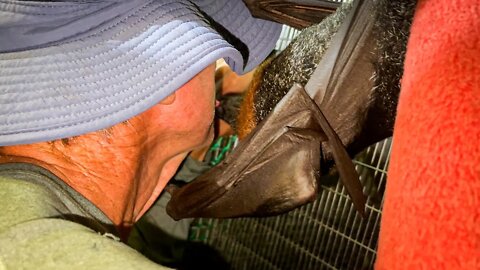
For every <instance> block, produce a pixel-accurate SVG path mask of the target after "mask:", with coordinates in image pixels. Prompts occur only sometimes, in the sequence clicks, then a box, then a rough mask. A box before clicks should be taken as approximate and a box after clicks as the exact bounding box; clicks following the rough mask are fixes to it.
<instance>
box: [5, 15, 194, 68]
mask: <svg viewBox="0 0 480 270" xmlns="http://www.w3.org/2000/svg"><path fill="white" fill-rule="evenodd" d="M175 10H177V9H175ZM170 11H172V10H170ZM149 14H150V13H149ZM146 16H148V15H146ZM176 18H180V17H176ZM140 21H141V19H139V20H138V21H136V22H135V24H137V23H138V22H140ZM156 21H158V18H157V19H156V20H155V21H153V22H152V23H151V24H149V25H148V27H145V28H143V29H142V32H145V31H146V30H147V29H148V28H149V27H151V26H152V25H154V23H155V22H156ZM190 22H191V21H189V22H184V23H190ZM164 25H167V24H164ZM124 31H127V30H125V29H124V30H122V31H121V32H119V33H116V34H115V35H113V36H112V37H111V38H110V39H115V38H116V37H117V36H119V35H121V34H122V33H123V32H124ZM170 32H171V30H170ZM99 33H100V32H99ZM167 33H169V32H167ZM92 36H93V35H92ZM90 37H91V36H90ZM132 38H133V37H132ZM132 38H131V39H132ZM131 39H129V40H131ZM102 45H103V43H98V42H97V43H95V44H92V45H90V46H87V47H81V48H77V49H75V50H72V51H68V50H65V51H66V54H74V53H78V52H83V51H87V50H91V49H94V48H96V47H101V46H102ZM52 47H56V48H58V49H60V48H61V47H58V46H52ZM43 49H46V48H43ZM115 49H116V47H113V48H110V49H108V50H105V51H103V52H102V53H101V54H96V55H92V56H89V57H86V58H81V59H82V60H91V59H94V58H97V57H101V56H103V55H106V54H108V53H110V52H112V51H114V50H115ZM47 57H48V56H47ZM44 58H45V55H41V56H38V57H37V59H41V60H43V59H44ZM114 59H115V58H114ZM8 60H10V59H8ZM8 60H6V61H8ZM22 60H24V61H29V60H30V61H31V60H32V59H22ZM75 61H78V59H72V60H71V61H66V62H62V63H74V62H75ZM1 62H2V59H0V63H1ZM17 62H18V61H17ZM6 64H8V63H6ZM56 64H57V63H51V64H50V65H52V66H55V65H56ZM26 66H28V67H32V66H42V67H45V66H48V65H46V64H45V63H38V64H36V65H32V64H31V63H25V65H24V66H19V65H18V64H17V65H16V66H14V67H9V69H10V70H11V69H15V68H19V69H21V68H24V67H26ZM0 67H1V65H0ZM4 67H5V66H4ZM2 75H5V74H0V77H2ZM11 75H12V74H8V76H11Z"/></svg>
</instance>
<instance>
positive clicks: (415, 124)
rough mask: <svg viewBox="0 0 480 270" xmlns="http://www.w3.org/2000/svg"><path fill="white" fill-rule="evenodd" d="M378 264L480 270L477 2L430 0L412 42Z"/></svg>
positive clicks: (420, 7)
mask: <svg viewBox="0 0 480 270" xmlns="http://www.w3.org/2000/svg"><path fill="white" fill-rule="evenodd" d="M388 177H389V178H388V183H387V189H386V195H385V196H386V197H385V204H384V210H383V217H382V226H381V231H380V241H379V248H378V257H377V263H376V269H388V270H391V269H436V270H437V269H449V270H450V269H455V270H457V269H480V218H479V217H480V1H479V0H466V1H452V0H425V1H420V2H419V4H418V5H417V10H416V13H415V17H414V21H413V25H412V30H411V36H410V39H409V42H408V48H407V55H406V60H405V71H404V76H403V79H402V92H401V94H400V102H399V106H398V114H397V120H396V124H395V131H394V139H393V150H392V158H391V164H390V169H389V175H388Z"/></svg>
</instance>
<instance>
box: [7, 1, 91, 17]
mask: <svg viewBox="0 0 480 270" xmlns="http://www.w3.org/2000/svg"><path fill="white" fill-rule="evenodd" d="M0 2H2V1H1V0H0ZM6 5H8V4H6ZM97 5H98V4H97ZM89 8H91V6H86V7H83V8H81V9H71V10H67V11H65V12H62V13H55V15H67V14H72V13H76V12H79V11H84V10H87V9H89ZM3 12H8V13H15V14H25V15H39V16H51V15H52V13H35V12H27V11H24V10H18V9H16V10H15V11H12V10H8V9H4V10H0V13H3Z"/></svg>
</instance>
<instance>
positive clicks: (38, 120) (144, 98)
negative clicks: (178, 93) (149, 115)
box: [0, 50, 207, 135]
mask: <svg viewBox="0 0 480 270" xmlns="http://www.w3.org/2000/svg"><path fill="white" fill-rule="evenodd" d="M205 51H207V50H204V52H205ZM198 55H201V54H198ZM198 55H197V56H198ZM197 58H198V57H195V58H191V59H190V61H188V62H187V63H186V64H190V62H194V61H193V60H197ZM186 64H185V65H186ZM185 65H182V66H179V67H178V68H177V69H179V68H183V67H184V66H185ZM180 75H181V74H177V75H175V76H174V77H173V78H176V77H178V76H180ZM152 87H153V86H150V87H147V88H145V89H143V90H141V91H140V92H145V91H146V90H147V89H148V90H149V89H150V88H152ZM154 94H156V92H152V93H150V94H148V95H146V96H145V97H143V98H142V99H139V100H137V101H135V102H134V103H132V104H130V105H128V106H127V107H126V108H121V109H119V110H116V111H114V112H110V113H108V114H107V115H102V116H98V117H94V118H92V119H88V120H83V121H80V122H76V123H74V124H66V125H59V126H55V127H51V128H43V129H34V130H31V131H28V130H23V131H17V132H6V133H0V134H1V135H15V134H24V133H26V132H29V133H31V132H39V131H48V130H55V129H60V128H67V127H72V126H78V125H80V124H86V123H90V122H93V121H96V120H99V119H104V118H107V117H110V116H111V115H112V114H115V113H119V112H121V111H125V110H128V109H130V108H131V107H132V106H134V105H136V104H138V103H140V102H142V101H144V100H146V99H149V98H150V97H151V96H153V95H154ZM135 96H138V92H137V93H134V94H133V96H130V97H127V99H132V98H133V97H135ZM127 99H124V100H121V101H115V102H114V103H111V104H109V105H105V106H102V107H100V108H95V109H91V110H89V111H88V112H92V111H99V110H100V109H105V108H108V107H112V106H113V105H117V104H119V103H123V102H125V101H126V100H127ZM85 112H86V111H82V112H79V113H74V114H69V115H63V116H60V117H48V118H43V119H36V120H31V121H27V122H29V123H35V122H40V121H44V120H52V119H62V118H66V117H68V116H73V115H79V114H82V113H83V114H85ZM137 114H138V113H137ZM16 123H18V122H16ZM12 125H13V124H4V125H0V126H6V127H8V126H12Z"/></svg>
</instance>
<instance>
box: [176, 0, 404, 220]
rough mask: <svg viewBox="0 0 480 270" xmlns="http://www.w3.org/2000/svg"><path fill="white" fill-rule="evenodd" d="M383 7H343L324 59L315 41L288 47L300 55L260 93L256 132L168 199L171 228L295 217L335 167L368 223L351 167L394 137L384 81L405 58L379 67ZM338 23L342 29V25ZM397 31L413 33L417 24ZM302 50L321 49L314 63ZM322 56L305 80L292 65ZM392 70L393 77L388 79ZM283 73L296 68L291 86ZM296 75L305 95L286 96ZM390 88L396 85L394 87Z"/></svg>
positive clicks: (298, 91) (391, 99) (392, 99)
mask: <svg viewBox="0 0 480 270" xmlns="http://www.w3.org/2000/svg"><path fill="white" fill-rule="evenodd" d="M378 3H379V2H378V1H368V0H366V1H356V2H355V3H354V4H353V7H351V8H350V7H349V6H348V5H345V6H342V8H343V13H341V12H340V13H339V12H337V13H338V14H334V15H335V16H337V20H334V22H333V23H332V22H326V23H327V24H328V23H329V24H330V25H327V26H326V27H327V28H328V27H329V28H330V30H331V31H332V32H335V33H336V34H334V35H328V37H325V38H322V39H321V40H322V41H323V42H324V43H325V44H324V45H325V46H324V47H325V50H323V49H318V48H320V47H322V46H323V45H321V44H319V42H317V40H313V41H312V40H309V39H311V36H312V35H309V36H306V37H305V36H304V37H299V38H300V40H299V41H300V42H298V41H297V40H295V41H294V42H293V44H292V45H291V47H289V48H294V50H293V51H290V52H289V49H288V48H287V49H286V50H285V51H286V53H287V56H289V57H287V58H282V55H280V56H279V57H277V58H276V59H275V60H273V62H272V63H271V64H270V65H269V67H268V68H267V70H266V74H265V75H264V76H263V78H264V79H265V78H267V80H266V81H263V82H262V84H261V87H260V88H262V87H266V88H267V90H266V91H259V92H258V93H255V95H256V96H255V98H256V99H257V100H256V101H255V106H254V107H255V110H254V114H253V115H254V117H253V118H254V119H253V120H254V122H255V126H256V127H255V129H254V130H253V131H252V132H251V133H250V134H249V135H248V136H247V137H246V138H245V139H244V140H242V141H241V142H240V144H239V145H238V147H237V148H236V149H235V151H234V152H233V153H232V154H231V155H230V156H229V157H227V159H226V160H225V161H224V162H223V163H221V164H220V165H218V166H217V167H215V168H213V169H212V170H210V171H209V172H207V173H206V174H204V175H202V176H200V177H199V178H197V179H196V180H195V181H193V182H192V183H190V184H188V185H186V186H184V187H182V188H180V189H174V188H172V189H170V191H171V193H172V199H171V201H170V202H169V204H168V205H167V212H168V213H169V214H170V215H171V216H172V217H173V218H175V219H181V218H185V217H238V216H268V215H274V214H279V213H283V212H286V211H289V210H292V209H294V208H296V207H298V206H300V205H303V204H305V203H307V202H309V201H312V200H314V199H315V196H316V194H317V190H318V185H319V183H318V180H319V176H320V175H321V174H324V173H328V172H329V171H328V169H329V168H331V167H332V166H331V165H332V163H333V162H335V163H336V169H337V171H338V172H339V174H340V176H341V180H342V182H343V183H344V185H345V187H346V189H347V191H348V193H349V194H350V196H351V197H352V201H353V203H354V205H355V207H356V208H357V210H358V211H359V212H360V213H363V209H364V203H365V197H364V196H363V194H362V189H361V186H360V184H359V182H358V176H357V175H356V173H355V171H354V170H353V165H352V163H351V160H350V157H351V156H353V154H355V153H357V152H358V151H360V150H361V149H363V148H364V147H366V146H368V145H369V144H371V143H373V142H376V141H378V140H381V139H383V138H386V137H388V136H389V135H390V134H391V132H392V129H393V120H394V115H395V108H396V102H397V100H398V91H399V87H398V86H397V85H395V82H396V83H398V81H399V76H398V78H396V79H393V80H391V76H387V75H389V72H386V73H387V74H386V75H385V74H384V75H382V76H379V73H381V72H382V71H384V70H387V71H391V68H390V67H391V66H394V67H398V66H396V65H395V63H396V62H395V61H396V59H401V62H403V59H402V57H401V56H402V52H403V53H404V51H405V50H404V49H403V50H398V54H399V56H400V57H396V58H395V57H394V58H392V57H390V58H388V59H387V58H386V57H381V56H382V54H387V53H385V51H388V50H384V49H385V48H384V46H383V47H382V46H381V45H382V40H380V41H379V39H382V38H383V36H382V34H379V33H384V32H387V34H388V33H390V32H388V27H387V28H385V27H384V26H385V25H383V24H382V23H378V22H379V20H381V21H382V22H388V21H389V20H388V18H389V17H388V16H390V14H388V13H387V11H388V5H379V4H378ZM383 3H385V2H383ZM342 8H341V9H342ZM348 10H350V12H348ZM412 10H413V9H412ZM347 12H348V15H347V16H343V15H345V14H347ZM342 14H343V15H342ZM385 14H386V15H385ZM382 16H383V17H382ZM338 21H341V22H342V23H335V22H338ZM398 21H402V22H403V21H404V22H405V25H407V26H409V23H410V21H411V20H410V21H409V18H406V19H405V18H400V20H398ZM395 27H397V28H398V26H395ZM403 28H405V29H406V30H407V31H401V32H400V33H401V34H405V33H406V32H408V29H409V27H402V29H403ZM405 29H404V30H405ZM308 31H309V29H308V28H307V29H305V30H304V32H306V33H307V34H309V33H308ZM319 32H320V33H322V30H319ZM302 34H304V33H302ZM302 34H301V35H302ZM407 36H408V35H407ZM399 37H400V38H403V39H401V40H400V42H399V44H400V49H401V48H402V47H401V45H402V44H403V46H404V45H405V44H406V37H405V36H403V35H400V36H399ZM302 38H303V39H304V40H302ZM297 39H298V38H297ZM392 41H393V42H394V40H390V42H392ZM305 44H307V45H308V44H315V46H314V49H313V50H312V53H308V54H305V51H306V50H308V46H306V45H305ZM306 47H307V48H306ZM310 47H312V46H310ZM315 48H317V49H318V50H315ZM327 48H328V49H327ZM394 48H395V47H394V46H393V47H392V46H390V47H389V48H388V49H389V50H392V49H394ZM288 53H290V55H289V54H288ZM292 55H293V57H292ZM298 55H300V57H298ZM312 55H313V56H314V57H311V56H312ZM318 55H320V57H319V58H320V59H321V60H320V61H319V62H318V63H313V66H314V67H315V68H312V71H311V72H305V70H306V68H304V67H303V66H299V67H297V68H296V67H295V66H289V64H291V63H292V61H291V60H292V58H293V59H294V60H299V59H301V60H302V61H304V60H305V61H307V62H308V61H312V60H311V59H306V58H308V57H310V58H315V57H318ZM392 59H393V60H392ZM277 60H278V61H279V62H277V63H276V62H275V61H277ZM392 61H393V63H392ZM297 62H299V61H297ZM300 62H301V61H300ZM379 62H380V63H379ZM278 63H280V64H278ZM285 63H287V64H285ZM276 64H278V65H276ZM385 64H387V65H388V66H389V68H387V69H385V68H384V66H385ZM278 66H280V67H281V68H283V69H284V70H285V67H290V68H289V69H288V70H292V72H293V73H291V74H293V75H294V76H289V74H290V73H288V72H279V71H278V70H276V69H277V67H278ZM400 69H401V68H400ZM297 70H301V71H302V72H301V75H302V76H304V75H305V74H307V75H311V76H308V77H311V79H309V80H308V79H307V80H304V81H303V82H302V80H301V79H302V78H301V76H300V79H299V80H296V81H299V82H301V83H302V84H305V88H303V87H302V86H299V85H294V86H293V87H288V88H287V87H286V85H288V82H289V78H290V77H295V72H296V71H297ZM312 73H313V74H312ZM390 73H392V74H393V75H394V76H397V75H398V74H401V72H398V71H395V72H390ZM278 74H281V76H279V75H278ZM269 75H270V76H271V77H270V78H272V76H273V77H275V76H276V77H281V80H280V81H281V82H282V83H277V84H276V83H273V82H274V81H275V80H268V78H269ZM380 77H381V78H380ZM383 80H387V81H391V82H392V83H393V84H394V85H393V87H391V86H390V85H388V83H384V81H383ZM277 81H278V80H277ZM286 82H287V83H286ZM292 84H293V83H292ZM290 86H291V84H290ZM285 89H286V90H285ZM287 91H288V93H286V92H287ZM265 93H266V96H263V97H262V95H265ZM262 100H263V101H265V102H262ZM279 100H280V101H279ZM337 135H338V137H337ZM340 141H341V142H340ZM343 146H345V147H346V150H347V152H348V154H347V152H345V149H344V147H343Z"/></svg>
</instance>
